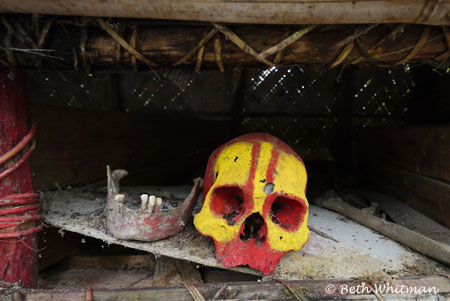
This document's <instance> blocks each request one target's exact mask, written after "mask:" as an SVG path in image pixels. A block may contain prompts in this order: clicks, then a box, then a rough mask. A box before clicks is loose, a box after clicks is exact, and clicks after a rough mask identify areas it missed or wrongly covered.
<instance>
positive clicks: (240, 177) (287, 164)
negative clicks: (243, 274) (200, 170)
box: [194, 133, 309, 274]
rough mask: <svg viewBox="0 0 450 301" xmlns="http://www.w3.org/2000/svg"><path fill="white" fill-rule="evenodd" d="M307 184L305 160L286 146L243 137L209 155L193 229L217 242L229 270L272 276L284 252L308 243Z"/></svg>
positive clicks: (260, 135) (253, 136)
mask: <svg viewBox="0 0 450 301" xmlns="http://www.w3.org/2000/svg"><path fill="white" fill-rule="evenodd" d="M306 182H307V174H306V169H305V166H304V163H303V161H302V160H301V158H300V157H299V156H298V155H297V154H296V153H295V152H294V151H293V150H292V149H291V148H290V147H289V146H288V145H287V144H286V143H284V142H283V141H281V140H279V139H278V138H276V137H273V136H271V135H269V134H263V133H254V134H248V135H244V136H240V137H238V138H235V139H233V140H231V141H229V142H227V143H226V144H224V145H222V146H220V147H219V148H217V149H216V150H215V151H214V152H213V153H212V154H211V156H210V158H209V161H208V166H207V170H206V173H205V185H204V201H203V207H202V210H201V211H200V212H199V213H198V214H197V215H196V216H195V218H194V225H195V227H196V228H197V230H199V231H200V232H201V233H202V234H203V235H206V236H208V237H211V238H212V239H213V240H214V242H215V244H216V257H217V258H218V259H219V260H220V261H221V263H222V264H223V265H224V266H225V267H232V266H238V265H249V266H250V267H252V268H254V269H257V270H260V271H261V272H263V273H264V274H271V273H273V272H274V271H275V268H276V264H277V263H278V262H279V261H280V260H281V257H282V256H283V255H284V254H285V253H286V252H288V251H292V250H299V249H300V248H302V247H303V246H304V244H305V243H306V242H307V241H308V237H309V231H308V228H307V220H308V206H309V205H308V201H307V199H306V195H305V192H306Z"/></svg>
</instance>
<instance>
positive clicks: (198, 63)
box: [194, 29, 208, 72]
mask: <svg viewBox="0 0 450 301" xmlns="http://www.w3.org/2000/svg"><path fill="white" fill-rule="evenodd" d="M207 34H208V31H207V30H206V29H205V31H203V35H202V39H204V38H205V37H206V35H207ZM204 53H205V45H203V46H202V47H200V49H199V50H198V52H197V61H196V62H195V68H194V72H199V71H200V68H201V67H202V62H203V54H204Z"/></svg>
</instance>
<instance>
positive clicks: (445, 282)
mask: <svg viewBox="0 0 450 301" xmlns="http://www.w3.org/2000/svg"><path fill="white" fill-rule="evenodd" d="M369 281H370V280H369ZM289 283H290V286H291V287H292V288H293V289H294V290H296V291H297V292H298V293H297V294H299V295H300V296H299V297H300V298H302V299H303V300H310V299H317V298H321V299H322V298H327V299H328V298H333V297H337V296H347V297H348V298H349V299H352V300H356V299H358V300H359V299H361V298H362V296H361V295H354V296H353V297H356V298H352V296H350V295H351V294H350V293H348V292H347V293H345V292H346V288H347V289H349V288H350V287H354V288H355V289H356V285H358V284H359V285H362V284H361V283H360V282H357V281H355V280H351V281H350V280H348V281H345V280H302V281H290V282H289ZM196 287H197V289H198V291H199V292H200V294H202V296H203V297H204V298H205V299H207V300H212V299H213V298H214V297H216V298H214V299H220V300H224V299H233V300H256V299H265V300H274V299H276V300H286V299H295V297H294V295H292V293H291V292H290V291H289V290H288V289H287V288H286V286H285V285H284V284H282V283H280V282H277V281H263V282H256V281H255V282H231V283H206V284H199V285H196ZM224 287H225V288H224ZM331 287H334V288H335V290H334V289H332V288H331ZM390 287H391V288H392V289H393V290H397V289H398V290H399V291H398V292H400V293H399V294H395V295H393V294H386V295H384V296H385V297H386V298H395V300H414V296H418V295H422V296H423V294H420V293H414V288H416V290H417V291H418V290H419V288H422V289H423V288H432V287H434V288H435V290H436V293H437V292H439V295H441V296H445V295H448V293H449V292H450V289H449V288H450V280H449V279H448V278H446V277H444V276H433V277H416V278H400V279H393V280H392V283H391V284H390ZM402 287H403V292H404V293H403V294H402V293H401V291H400V289H401V288H402ZM361 288H362V287H360V291H361ZM405 288H412V291H411V292H412V293H408V292H406V291H405ZM23 293H24V297H25V300H28V301H32V300H50V299H51V300H62V299H63V300H85V298H86V289H68V288H65V289H53V290H34V291H23ZM436 293H434V295H435V294H436ZM371 294H372V293H371V292H370V290H369V289H366V290H364V291H363V293H362V295H365V298H367V299H369V300H376V299H375V298H373V299H372V298H371V297H372V296H373V295H372V296H370V295H371ZM92 295H93V298H94V299H95V300H112V299H114V300H116V299H119V300H192V296H191V295H190V293H189V292H188V290H187V289H186V288H185V287H184V286H169V287H153V288H145V289H136V288H127V289H94V290H92ZM363 298H364V297H363ZM444 298H445V297H444Z"/></svg>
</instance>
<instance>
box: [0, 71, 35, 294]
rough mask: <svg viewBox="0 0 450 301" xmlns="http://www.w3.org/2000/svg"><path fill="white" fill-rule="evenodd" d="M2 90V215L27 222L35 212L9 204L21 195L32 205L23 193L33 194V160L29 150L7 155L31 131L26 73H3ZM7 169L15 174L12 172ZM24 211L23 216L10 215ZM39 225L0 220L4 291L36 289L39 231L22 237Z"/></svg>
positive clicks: (0, 276) (1, 284) (0, 77)
mask: <svg viewBox="0 0 450 301" xmlns="http://www.w3.org/2000/svg"><path fill="white" fill-rule="evenodd" d="M0 87H1V88H0V161H3V162H2V163H0V200H1V201H0V203H2V204H0V215H1V218H2V219H14V218H15V219H27V218H30V215H31V214H34V212H32V213H31V210H27V211H25V212H24V211H23V209H26V206H24V205H23V203H22V205H20V204H18V205H8V203H9V204H11V202H12V201H14V200H13V198H14V197H19V194H20V195H21V198H22V201H23V200H25V201H28V204H30V203H29V202H30V200H29V199H28V198H25V196H24V194H28V193H29V192H32V191H33V185H32V182H31V168H30V161H29V160H25V161H22V160H23V159H24V158H26V157H25V156H24V155H22V153H25V152H28V150H25V151H24V152H22V150H21V149H18V152H16V154H15V155H12V156H8V154H11V153H12V151H13V150H14V149H15V148H16V146H18V145H20V143H21V141H23V139H24V137H25V136H26V135H27V133H28V131H29V129H28V124H27V123H28V121H27V118H28V117H27V112H26V106H25V89H24V75H23V73H21V72H19V73H17V72H8V73H6V72H3V73H0ZM25 149H26V147H25ZM30 149H31V148H30ZM31 151H32V149H31ZM6 157H10V158H9V159H7V158H6ZM20 162H22V163H20ZM3 163H4V164H3ZM15 166H17V168H15ZM8 170H13V171H12V172H11V173H9V172H8ZM25 204H27V203H25ZM29 207H31V206H29ZM37 207H39V206H37ZM21 209H22V212H24V213H14V212H11V211H14V210H21ZM8 211H10V212H8ZM36 213H38V212H36ZM37 223H39V222H38V221H36V220H32V221H17V220H7V221H5V220H2V221H0V287H1V288H4V287H9V286H16V285H18V286H22V287H27V288H32V287H36V286H37V283H38V277H37V252H36V245H37V235H36V231H34V232H29V233H28V234H23V233H24V232H27V231H32V230H33V229H36V230H38V229H39V228H38V227H37Z"/></svg>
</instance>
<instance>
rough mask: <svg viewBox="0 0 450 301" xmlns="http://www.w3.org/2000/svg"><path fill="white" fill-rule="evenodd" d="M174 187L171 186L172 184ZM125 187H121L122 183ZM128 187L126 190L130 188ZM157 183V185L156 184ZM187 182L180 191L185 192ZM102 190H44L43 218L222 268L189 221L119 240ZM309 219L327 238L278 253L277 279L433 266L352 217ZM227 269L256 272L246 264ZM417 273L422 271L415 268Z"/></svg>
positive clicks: (321, 214) (320, 213)
mask: <svg viewBox="0 0 450 301" xmlns="http://www.w3.org/2000/svg"><path fill="white" fill-rule="evenodd" d="M175 188H176V187H175ZM122 189H124V188H122ZM130 189H133V188H132V187H130V188H128V189H127V191H131V190H130ZM158 189H160V190H158ZM171 189H173V187H172V188H171V187H159V188H158V187H150V186H149V187H138V188H136V189H134V190H133V191H139V192H143V191H147V192H150V191H159V193H161V191H172V190H171ZM188 192H189V188H188V189H187V191H186V192H185V193H186V195H187V193H188ZM105 202H106V200H105V195H104V194H103V193H91V192H89V193H88V192H77V191H76V190H73V189H72V191H64V192H56V193H54V192H46V193H44V202H43V206H42V207H43V210H42V215H43V218H44V220H45V222H46V223H49V224H51V225H54V226H57V227H61V228H63V229H64V230H67V231H73V232H77V233H80V234H83V235H86V236H90V237H94V238H97V239H101V240H103V241H104V242H105V243H106V244H118V245H123V246H125V247H129V248H134V249H138V250H143V251H147V252H151V253H153V254H155V255H164V256H168V257H172V258H177V259H183V260H188V261H192V262H195V263H197V264H201V265H205V266H210V267H217V268H224V267H223V266H222V265H221V264H220V262H218V261H217V259H216V257H215V247H214V243H213V242H212V240H211V239H209V238H206V237H204V236H202V235H200V234H199V233H198V232H197V231H196V230H195V229H194V228H193V226H192V224H191V223H189V224H188V225H187V226H186V228H185V229H184V230H183V231H182V232H180V233H178V234H177V235H175V236H172V237H169V238H167V239H163V240H160V241H155V242H138V241H128V240H120V239H116V238H114V237H113V236H111V235H110V234H109V233H108V232H107V231H106V229H105V224H104V223H105V217H104V215H103V212H104V208H105ZM309 216H310V217H309V220H308V225H311V226H312V227H314V228H315V229H317V230H319V231H321V232H323V233H325V234H326V235H327V236H328V237H333V239H335V240H331V239H329V238H327V237H324V236H321V235H319V234H317V233H316V232H310V239H309V241H308V243H307V244H306V245H305V247H304V248H303V249H301V250H299V251H296V252H289V253H287V254H286V255H284V256H283V258H282V259H281V261H280V263H279V264H278V265H277V269H276V271H275V273H274V275H273V277H274V278H277V279H288V280H296V279H305V278H309V279H324V278H341V279H342V278H350V277H360V276H363V275H365V274H366V272H369V273H383V270H387V271H392V273H393V274H396V273H401V274H402V275H403V273H404V269H405V266H411V267H415V268H414V269H417V270H420V271H423V272H425V271H426V270H429V269H431V270H433V271H434V268H435V263H434V262H433V261H431V260H429V259H427V258H425V257H423V256H421V255H419V254H417V253H415V252H412V251H409V250H406V249H405V248H404V247H402V246H401V245H399V244H398V243H396V242H393V241H391V240H389V239H386V238H385V237H384V236H382V235H379V234H377V233H374V232H373V231H372V230H370V229H368V228H366V227H364V226H361V225H359V224H357V223H355V222H352V221H351V220H348V219H345V218H344V217H342V216H341V215H339V214H335V213H333V212H331V211H328V210H324V209H320V208H317V207H315V206H310V215H309ZM231 270H235V271H238V272H244V273H250V274H254V275H258V276H261V274H260V273H259V272H258V271H255V270H252V269H249V268H247V267H234V268H231ZM420 273H422V272H420Z"/></svg>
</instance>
